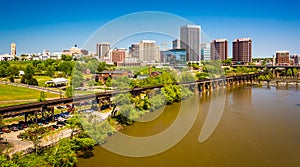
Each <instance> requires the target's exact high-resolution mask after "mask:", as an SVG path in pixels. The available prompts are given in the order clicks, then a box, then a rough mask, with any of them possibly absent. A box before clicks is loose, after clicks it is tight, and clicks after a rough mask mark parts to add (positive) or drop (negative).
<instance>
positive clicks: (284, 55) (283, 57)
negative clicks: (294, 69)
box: [276, 51, 290, 66]
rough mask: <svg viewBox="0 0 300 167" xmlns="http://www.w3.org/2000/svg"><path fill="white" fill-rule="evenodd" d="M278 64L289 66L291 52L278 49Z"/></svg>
mask: <svg viewBox="0 0 300 167" xmlns="http://www.w3.org/2000/svg"><path fill="white" fill-rule="evenodd" d="M276 65H277V66H288V65H290V53H289V51H276Z"/></svg>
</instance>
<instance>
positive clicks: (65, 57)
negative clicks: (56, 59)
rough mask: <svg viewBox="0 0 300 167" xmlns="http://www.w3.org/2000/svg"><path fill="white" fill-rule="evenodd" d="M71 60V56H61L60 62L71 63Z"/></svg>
mask: <svg viewBox="0 0 300 167" xmlns="http://www.w3.org/2000/svg"><path fill="white" fill-rule="evenodd" d="M72 59H73V57H72V56H71V55H65V54H63V55H61V60H63V61H71V60H72Z"/></svg>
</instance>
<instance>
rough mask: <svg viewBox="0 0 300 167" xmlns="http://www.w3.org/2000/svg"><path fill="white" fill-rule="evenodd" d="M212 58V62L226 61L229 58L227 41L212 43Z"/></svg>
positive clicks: (218, 40) (220, 40)
mask: <svg viewBox="0 0 300 167" xmlns="http://www.w3.org/2000/svg"><path fill="white" fill-rule="evenodd" d="M210 58H211V60H226V59H227V58H228V42H227V40H226V39H217V40H213V41H211V43H210Z"/></svg>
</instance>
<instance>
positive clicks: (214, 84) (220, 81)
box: [0, 73, 263, 121]
mask: <svg viewBox="0 0 300 167" xmlns="http://www.w3.org/2000/svg"><path fill="white" fill-rule="evenodd" d="M261 74H263V73H256V74H245V75H238V76H229V77H220V78H214V79H204V80H199V81H193V82H185V83H179V84H182V85H187V86H189V85H197V86H198V90H199V91H201V92H205V91H212V90H213V89H217V88H219V87H222V86H230V85H233V84H242V83H245V82H250V83H252V81H253V80H255V79H257V77H258V76H259V75H261ZM163 86H164V85H157V86H150V87H143V88H134V89H130V90H118V91H112V92H105V93H97V94H90V95H80V96H75V97H73V98H63V99H54V100H47V101H45V102H36V103H30V104H21V105H16V106H9V107H1V108H0V115H2V116H4V117H14V116H17V115H24V116H25V121H27V117H28V115H29V114H35V115H36V116H37V114H38V113H39V112H41V113H42V116H43V114H44V111H48V112H51V113H52V119H54V107H55V106H59V105H66V104H70V105H71V106H72V107H74V104H76V106H77V105H78V104H80V103H81V102H86V101H92V104H93V102H94V101H97V103H100V102H101V101H102V100H105V99H106V100H107V99H108V98H109V99H110V98H111V97H113V96H115V95H117V94H120V93H131V94H135V95H137V94H139V93H140V92H142V91H147V90H152V89H155V88H162V87H163Z"/></svg>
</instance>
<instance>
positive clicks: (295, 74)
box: [293, 68, 298, 78]
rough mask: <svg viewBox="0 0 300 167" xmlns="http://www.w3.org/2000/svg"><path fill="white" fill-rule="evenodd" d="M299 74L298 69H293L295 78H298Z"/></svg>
mask: <svg viewBox="0 0 300 167" xmlns="http://www.w3.org/2000/svg"><path fill="white" fill-rule="evenodd" d="M297 74H298V70H297V69H296V68H293V76H294V78H296V77H297Z"/></svg>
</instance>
